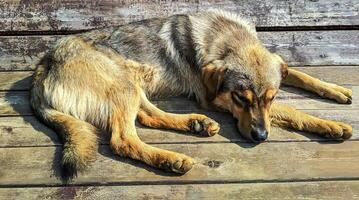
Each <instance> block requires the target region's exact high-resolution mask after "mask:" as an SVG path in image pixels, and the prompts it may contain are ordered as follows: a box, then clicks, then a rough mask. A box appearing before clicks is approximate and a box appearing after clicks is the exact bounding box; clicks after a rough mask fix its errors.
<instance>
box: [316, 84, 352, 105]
mask: <svg viewBox="0 0 359 200" xmlns="http://www.w3.org/2000/svg"><path fill="white" fill-rule="evenodd" d="M352 94H353V92H352V90H351V89H348V88H344V87H342V86H339V85H336V84H332V83H329V84H328V85H327V87H326V89H325V90H323V91H322V94H321V96H323V97H327V98H329V99H333V100H335V101H336V102H338V103H341V104H351V103H352Z"/></svg>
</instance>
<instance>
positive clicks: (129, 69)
mask: <svg viewBox="0 0 359 200" xmlns="http://www.w3.org/2000/svg"><path fill="white" fill-rule="evenodd" d="M281 82H283V83H284V84H288V85H292V86H296V87H300V88H303V89H306V90H309V91H312V92H314V93H317V94H319V95H321V96H322V97H325V98H329V99H334V100H336V101H337V102H339V103H351V95H352V92H351V90H349V89H346V88H343V87H340V86H337V85H333V84H329V83H325V82H322V81H319V80H317V79H315V78H312V77H310V76H308V75H305V74H303V73H301V72H298V71H295V70H293V69H288V68H287V65H286V64H285V62H284V61H283V60H282V59H281V58H280V57H279V56H278V55H276V54H273V53H270V52H269V51H268V50H267V49H266V48H265V47H263V45H262V43H261V42H260V41H259V40H258V38H257V35H256V31H255V29H254V28H253V26H251V24H249V23H248V22H247V21H245V20H243V19H242V18H240V17H238V16H237V15H234V14H231V13H227V12H223V11H212V12H205V13H199V14H193V15H175V16H172V17H169V18H164V19H150V20H145V21H141V22H135V23H131V24H128V25H125V26H119V27H111V28H106V29H101V30H94V31H91V32H87V33H84V34H79V35H76V36H69V37H66V38H64V39H61V40H60V41H58V42H57V44H56V46H55V47H54V48H53V49H52V50H51V51H50V52H49V53H48V54H47V55H46V56H45V57H44V59H43V60H42V62H41V63H40V64H39V65H38V68H37V70H36V72H35V74H34V81H33V88H32V91H31V103H32V106H33V109H34V110H35V112H36V114H37V116H38V117H39V118H41V119H42V120H43V121H44V122H45V123H46V124H47V125H49V126H51V127H53V128H54V129H55V130H56V132H57V133H58V134H59V136H60V137H61V138H62V139H63V142H64V150H63V158H62V165H63V166H64V168H65V169H66V170H67V171H68V172H70V173H71V174H73V175H74V174H76V170H79V169H83V168H84V167H85V166H86V165H87V163H88V161H90V160H92V159H93V157H94V155H95V154H96V147H97V145H96V144H97V135H96V134H97V132H98V130H102V132H109V133H110V134H111V141H110V146H111V148H112V150H113V152H114V153H115V154H117V155H120V156H125V157H130V158H133V159H136V160H140V161H143V162H145V163H147V164H149V165H151V166H154V167H159V168H162V169H164V170H167V171H173V172H178V173H185V172H187V171H188V170H190V169H191V168H192V165H193V161H192V159H191V158H190V157H188V156H186V155H183V154H179V153H175V152H171V151H167V150H163V149H159V148H156V147H153V146H150V145H148V144H145V143H144V142H142V141H141V140H140V139H139V137H138V136H137V133H136V128H135V119H136V117H137V119H138V120H139V122H140V123H142V124H144V125H146V126H149V127H154V128H167V129H175V130H181V131H194V132H204V133H206V134H207V135H209V136H212V135H214V134H216V133H218V131H219V125H218V123H216V122H215V121H213V120H212V119H210V118H208V117H206V116H204V115H200V114H172V113H167V112H164V111H162V110H160V109H158V108H157V107H156V106H154V105H153V104H152V103H151V102H150V101H149V100H148V97H158V96H162V97H163V96H173V95H179V94H187V95H193V96H195V97H196V99H197V101H198V102H199V103H200V104H201V105H202V106H203V107H204V108H209V109H215V110H220V111H224V112H230V113H232V114H233V116H234V117H235V118H236V119H238V124H237V126H238V129H239V131H240V132H241V134H242V135H243V136H244V137H246V138H247V139H249V140H252V141H254V142H261V141H264V140H265V139H266V138H267V136H268V133H269V130H270V125H271V124H272V125H278V126H281V127H288V128H294V129H297V130H302V131H309V132H313V133H316V134H319V135H321V136H326V137H331V138H342V139H348V138H350V137H351V134H352V128H351V126H350V125H348V124H345V123H341V122H335V121H329V120H324V119H319V118H316V117H314V116H310V115H307V114H304V113H302V112H299V111H296V110H295V109H293V108H290V107H288V106H284V105H277V104H273V99H274V98H275V95H276V94H277V92H278V89H279V86H280V83H281Z"/></svg>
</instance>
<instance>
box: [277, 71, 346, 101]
mask: <svg viewBox="0 0 359 200" xmlns="http://www.w3.org/2000/svg"><path fill="white" fill-rule="evenodd" d="M282 83H283V84H284V85H290V86H294V87H299V88H302V89H305V90H308V91H311V92H314V93H316V94H318V95H320V96H321V97H324V98H328V99H333V100H335V101H337V102H338V103H343V104H351V102H352V91H351V90H350V89H347V88H344V87H341V86H339V85H335V84H332V83H327V82H324V81H321V80H319V79H316V78H314V77H311V76H309V75H307V74H305V73H303V72H300V71H297V70H294V69H291V68H289V69H288V76H287V77H286V78H285V79H284V80H283V81H282Z"/></svg>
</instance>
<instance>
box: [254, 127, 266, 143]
mask: <svg viewBox="0 0 359 200" xmlns="http://www.w3.org/2000/svg"><path fill="white" fill-rule="evenodd" d="M251 136H252V138H253V140H255V141H256V142H263V141H264V140H266V139H267V137H268V131H267V130H265V129H263V128H258V127H256V128H252V131H251Z"/></svg>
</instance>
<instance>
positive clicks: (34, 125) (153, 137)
mask: <svg viewBox="0 0 359 200" xmlns="http://www.w3.org/2000/svg"><path fill="white" fill-rule="evenodd" d="M306 112H307V113H310V114H313V115H315V116H318V117H321V118H325V119H332V120H337V121H344V122H346V123H349V124H351V125H352V126H353V129H354V132H353V137H352V138H351V140H357V139H359V132H358V130H359V115H357V113H358V111H357V110H311V111H306ZM204 114H207V115H208V116H209V117H211V118H213V119H215V120H216V121H218V122H219V123H220V124H221V130H220V132H219V134H218V135H215V136H213V137H204V136H199V135H196V134H192V133H186V132H179V131H172V130H161V129H152V128H147V127H144V126H141V125H139V124H137V132H138V134H139V136H140V138H141V139H142V140H143V141H144V142H146V143H151V144H168V143H208V142H245V141H247V140H245V139H244V138H242V137H241V136H240V134H239V132H238V130H237V128H236V126H235V122H234V120H233V118H232V117H231V116H230V115H229V114H228V115H225V114H220V113H204ZM327 140H328V139H326V138H322V137H318V136H315V135H314V134H310V133H303V132H298V131H293V130H286V129H281V128H276V127H272V129H271V134H270V136H269V138H268V140H267V142H273V141H275V142H277V141H283V142H288V141H327ZM108 141H109V138H108V136H105V135H104V136H103V137H102V140H101V143H102V144H108ZM58 145H61V142H60V140H59V138H58V137H57V135H56V133H55V132H54V131H53V130H51V129H49V128H47V127H46V126H45V125H44V124H43V123H41V122H39V121H38V120H37V119H36V118H35V117H34V116H25V117H0V147H25V146H58Z"/></svg>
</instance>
